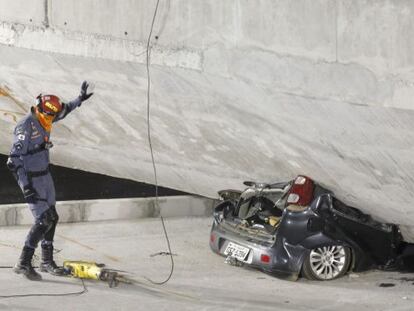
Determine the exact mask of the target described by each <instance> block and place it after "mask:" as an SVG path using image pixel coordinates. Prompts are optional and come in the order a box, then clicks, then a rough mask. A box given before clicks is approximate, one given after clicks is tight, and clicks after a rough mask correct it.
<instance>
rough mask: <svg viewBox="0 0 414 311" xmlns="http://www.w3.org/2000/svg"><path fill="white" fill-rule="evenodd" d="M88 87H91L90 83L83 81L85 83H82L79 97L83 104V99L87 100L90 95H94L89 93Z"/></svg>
mask: <svg viewBox="0 0 414 311" xmlns="http://www.w3.org/2000/svg"><path fill="white" fill-rule="evenodd" d="M88 87H89V83H88V82H86V81H83V83H82V85H81V91H80V94H79V99H80V101H81V104H82V102H83V101H85V100H87V99H88V98H89V97H91V96H92V95H93V93H89V94H88ZM79 106H80V105H79Z"/></svg>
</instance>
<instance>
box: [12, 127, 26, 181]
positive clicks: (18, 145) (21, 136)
mask: <svg viewBox="0 0 414 311" xmlns="http://www.w3.org/2000/svg"><path fill="white" fill-rule="evenodd" d="M30 135H31V126H30V124H29V123H27V124H22V125H18V126H17V127H16V129H15V130H14V137H13V146H12V149H11V151H10V158H9V163H10V164H9V167H10V168H11V169H12V170H13V171H14V172H15V174H16V175H17V178H18V183H19V186H20V187H21V188H23V187H25V186H27V185H28V184H29V180H28V178H27V174H26V170H25V168H24V165H23V158H24V157H25V156H27V151H28V147H29V140H30Z"/></svg>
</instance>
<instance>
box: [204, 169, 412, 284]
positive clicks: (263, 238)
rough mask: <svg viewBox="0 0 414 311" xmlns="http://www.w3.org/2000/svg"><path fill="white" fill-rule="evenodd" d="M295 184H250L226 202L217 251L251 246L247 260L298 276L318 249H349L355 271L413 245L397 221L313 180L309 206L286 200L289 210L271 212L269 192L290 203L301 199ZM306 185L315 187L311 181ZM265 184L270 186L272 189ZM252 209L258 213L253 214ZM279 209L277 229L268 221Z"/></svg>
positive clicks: (219, 209)
mask: <svg viewBox="0 0 414 311" xmlns="http://www.w3.org/2000/svg"><path fill="white" fill-rule="evenodd" d="M305 177H306V176H305ZM306 178H309V177H306ZM294 184H295V180H294V181H291V182H288V183H275V184H272V185H266V184H264V183H253V182H249V187H248V188H247V189H246V190H245V191H244V192H242V193H240V194H237V195H233V196H232V198H231V200H225V201H223V202H220V203H219V204H218V205H217V206H216V209H215V212H214V223H213V226H212V230H211V235H212V237H211V238H210V247H211V249H212V250H213V251H214V252H216V253H218V254H220V255H222V256H225V250H226V248H227V246H228V244H229V243H230V242H232V243H236V244H237V245H241V246H243V247H247V248H249V250H250V251H249V254H248V256H247V257H246V259H245V260H243V264H246V265H249V266H252V267H256V268H259V269H261V270H263V271H265V272H269V273H272V274H275V275H276V276H278V277H282V278H287V279H290V280H296V279H297V278H298V276H299V275H300V272H301V269H302V265H303V262H304V260H305V258H306V257H307V256H308V255H309V253H310V251H311V250H312V249H315V248H318V247H323V246H331V245H342V246H345V247H348V248H349V249H350V250H351V252H352V265H351V269H352V270H354V271H363V270H366V269H369V268H373V267H377V268H381V267H382V268H384V267H387V265H389V263H390V262H395V261H396V260H397V258H398V256H399V255H400V254H401V253H402V250H403V249H405V248H406V247H407V245H408V244H407V243H404V242H403V241H402V237H401V234H400V232H399V229H398V227H397V226H396V225H393V224H385V223H379V222H376V221H374V220H373V219H372V218H371V217H370V216H369V215H366V214H364V213H362V212H361V211H360V210H358V209H356V208H354V207H350V206H347V205H346V204H344V203H343V202H341V201H339V200H338V199H337V198H335V196H334V194H333V193H332V192H331V191H329V190H328V189H326V188H324V187H322V186H321V185H319V184H317V183H314V184H313V183H312V187H313V188H312V189H311V191H312V198H311V199H309V193H305V195H306V200H302V202H305V201H307V203H308V202H310V204H309V205H305V206H300V205H288V204H287V203H284V204H285V205H284V208H283V212H281V211H280V210H279V211H271V210H269V206H268V205H269V202H268V198H267V199H266V195H268V194H269V193H272V191H273V192H274V193H276V194H277V192H278V191H279V190H283V195H282V197H281V198H279V199H278V200H277V202H275V203H274V207H275V208H276V207H277V204H278V203H280V200H282V203H283V198H284V199H285V200H286V201H289V198H293V199H295V197H294V196H289V195H290V193H291V190H292V188H294V187H292V185H294ZM304 184H305V185H306V187H307V189H308V190H306V191H309V189H310V186H309V183H308V182H306V183H304ZM272 186H273V188H272ZM260 187H266V189H267V192H265V191H264V190H263V188H260ZM289 187H290V188H289ZM296 188H297V187H296ZM295 191H297V190H295ZM300 191H301V190H299V191H298V193H300ZM235 198H236V199H235ZM237 198H238V199H237ZM286 198H287V199H286ZM301 199H302V198H301ZM301 199H299V201H298V202H301ZM247 203H248V204H250V205H249V207H248V210H247V212H246V211H245V210H242V209H243V208H245V205H246V204H247ZM255 204H256V205H259V208H257V206H255ZM263 206H264V208H262V207H263ZM282 206H283V204H282ZM279 208H280V206H279ZM252 210H253V211H254V212H255V214H254V213H250V211H252ZM278 212H281V217H280V221H279V223H278V225H277V227H275V228H274V229H273V228H272V227H271V226H269V225H268V224H267V223H266V221H268V219H269V217H271V216H272V215H271V214H272V213H273V214H277V213H278ZM261 213H262V214H264V215H265V216H263V215H261ZM240 215H242V217H240ZM243 217H245V218H243ZM275 217H276V216H275ZM230 255H231V254H230ZM266 255H267V256H268V257H269V258H267V257H266ZM262 256H264V257H262ZM263 259H264V260H263Z"/></svg>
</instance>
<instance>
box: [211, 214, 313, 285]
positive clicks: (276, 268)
mask: <svg viewBox="0 0 414 311" xmlns="http://www.w3.org/2000/svg"><path fill="white" fill-rule="evenodd" d="M230 242H232V243H235V244H238V245H240V246H243V247H247V248H248V249H249V253H248V255H247V257H246V258H245V260H243V263H244V264H245V265H248V266H250V267H254V268H258V269H260V270H263V271H264V272H266V273H269V274H272V275H274V276H276V277H279V278H281V279H288V280H292V281H295V280H297V279H298V277H299V274H300V270H301V268H302V263H303V259H304V256H305V255H306V254H307V252H308V250H306V249H305V248H303V247H302V246H300V245H290V244H289V243H287V242H286V240H285V239H284V238H283V237H280V236H277V237H276V240H275V241H274V242H273V243H269V242H263V241H258V240H255V239H254V237H250V236H248V237H247V236H242V235H239V234H237V233H235V232H230V231H229V230H225V229H224V228H223V226H221V225H220V224H219V223H217V222H216V221H215V222H214V223H213V227H212V229H211V236H210V248H211V249H212V251H213V252H215V253H217V254H219V255H221V256H226V255H225V250H226V248H227V246H228V244H229V243H230Z"/></svg>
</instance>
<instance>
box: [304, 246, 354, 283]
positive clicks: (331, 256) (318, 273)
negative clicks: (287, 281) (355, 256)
mask: <svg viewBox="0 0 414 311" xmlns="http://www.w3.org/2000/svg"><path fill="white" fill-rule="evenodd" d="M350 263H351V250H350V249H349V248H348V247H345V246H342V245H331V246H324V247H318V248H315V249H313V250H311V251H310V253H309V255H308V256H307V257H306V258H305V261H304V263H303V268H302V273H303V276H305V277H306V278H308V279H310V280H319V281H328V280H333V279H336V278H339V277H341V276H343V275H344V274H345V273H346V272H347V271H348V268H349V264H350Z"/></svg>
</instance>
